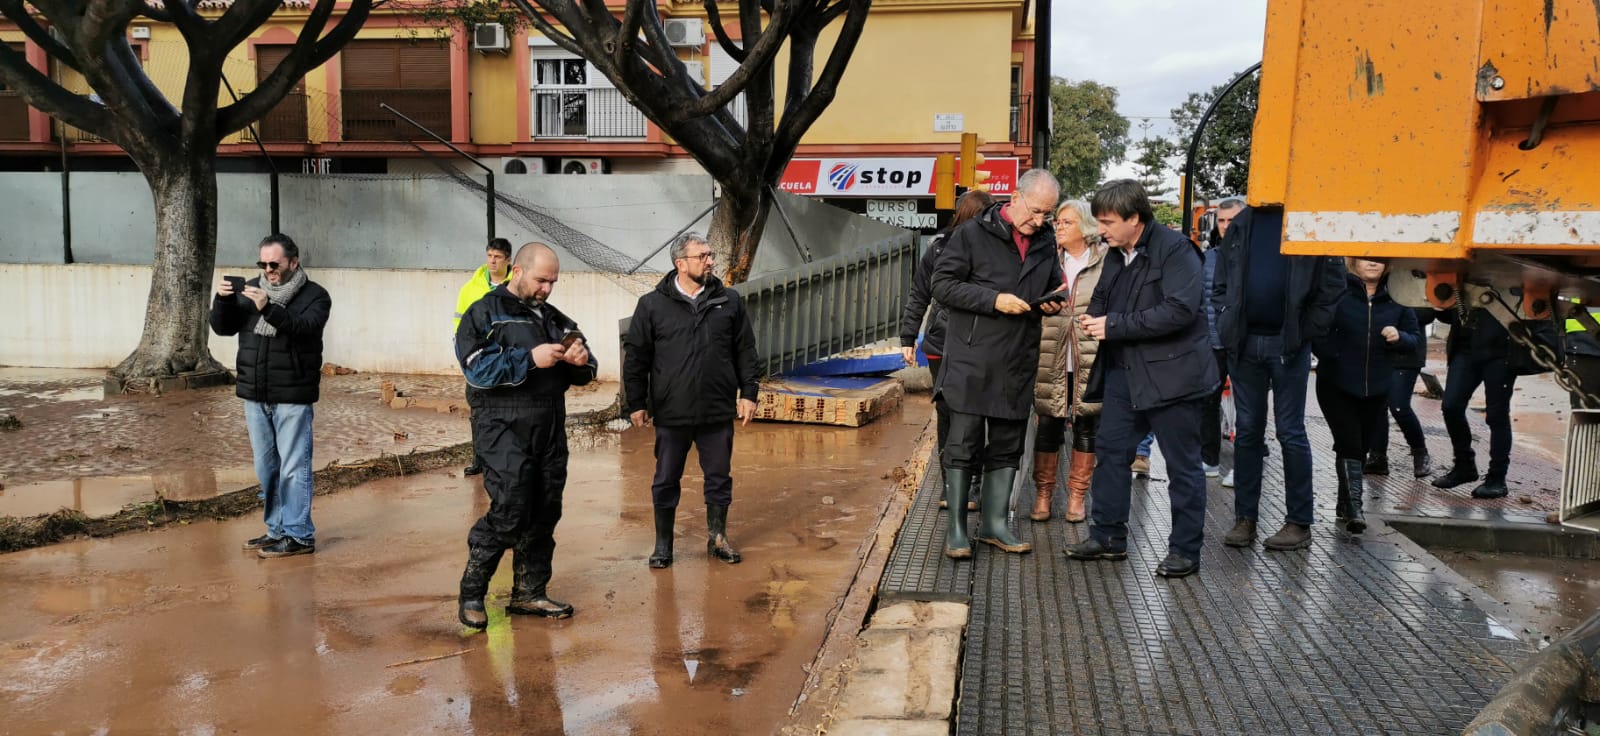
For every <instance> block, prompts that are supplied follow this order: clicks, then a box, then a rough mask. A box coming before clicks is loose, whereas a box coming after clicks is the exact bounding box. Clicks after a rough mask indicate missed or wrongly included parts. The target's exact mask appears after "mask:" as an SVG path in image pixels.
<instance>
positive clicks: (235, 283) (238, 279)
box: [222, 276, 244, 294]
mask: <svg viewBox="0 0 1600 736" xmlns="http://www.w3.org/2000/svg"><path fill="white" fill-rule="evenodd" d="M222 280H223V281H226V282H228V285H229V286H232V287H233V293H235V294H243V293H244V277H243V276H223V277H222Z"/></svg>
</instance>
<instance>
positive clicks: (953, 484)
mask: <svg viewBox="0 0 1600 736" xmlns="http://www.w3.org/2000/svg"><path fill="white" fill-rule="evenodd" d="M972 476H973V473H972V471H970V470H966V469H963V468H945V469H944V498H945V501H946V505H949V506H953V507H954V508H953V509H952V510H951V511H950V516H949V518H948V519H947V520H946V522H947V524H948V528H947V529H946V530H945V534H944V555H945V556H946V557H949V558H951V559H956V560H964V559H967V558H969V557H971V556H972V542H970V541H968V540H967V506H966V504H965V503H964V501H965V500H966V498H967V489H968V488H970V487H972ZM951 501H954V503H953V504H951V503H949V502H951Z"/></svg>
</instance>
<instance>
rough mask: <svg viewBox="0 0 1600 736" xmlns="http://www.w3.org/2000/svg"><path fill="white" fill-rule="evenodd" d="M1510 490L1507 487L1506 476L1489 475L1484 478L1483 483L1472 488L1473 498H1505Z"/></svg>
mask: <svg viewBox="0 0 1600 736" xmlns="http://www.w3.org/2000/svg"><path fill="white" fill-rule="evenodd" d="M1509 492H1510V490H1509V489H1507V488H1506V480H1505V479H1504V478H1496V477H1494V476H1492V475H1491V476H1489V477H1488V478H1485V479H1483V484H1482V485H1480V486H1478V487H1477V488H1474V489H1472V497H1473V498H1505V497H1506V494H1507V493H1509Z"/></svg>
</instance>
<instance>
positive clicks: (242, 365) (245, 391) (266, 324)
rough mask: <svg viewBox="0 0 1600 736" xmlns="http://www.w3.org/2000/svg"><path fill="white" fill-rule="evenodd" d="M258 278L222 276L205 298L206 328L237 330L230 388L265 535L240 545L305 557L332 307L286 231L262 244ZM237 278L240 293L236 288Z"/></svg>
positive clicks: (312, 538)
mask: <svg viewBox="0 0 1600 736" xmlns="http://www.w3.org/2000/svg"><path fill="white" fill-rule="evenodd" d="M260 258H261V260H260V261H258V262H256V267H257V268H260V269H261V276H260V277H258V278H254V279H250V280H249V281H243V282H239V281H234V280H230V278H233V279H237V277H225V278H223V279H222V280H221V281H219V282H218V283H217V296H216V298H215V299H213V300H212V302H211V329H212V331H214V332H216V333H217V334H218V335H238V336H239V354H238V358H237V359H236V361H235V362H234V368H235V370H237V371H238V373H239V376H238V384H237V388H236V391H235V392H236V393H237V394H238V396H239V398H241V399H244V416H245V426H246V427H248V428H249V431H250V447H251V449H252V450H253V451H254V455H255V466H256V478H257V479H258V480H260V481H261V497H262V499H263V501H264V503H265V508H264V512H265V516H266V523H267V533H266V534H263V535H261V536H259V537H256V538H255V539H251V540H250V541H248V542H245V543H244V548H245V549H247V550H256V552H257V554H258V555H260V556H261V557H268V558H271V557H289V556H291V555H304V554H311V553H312V552H315V551H316V549H317V546H316V529H315V527H313V526H312V524H311V495H312V486H311V424H312V418H313V412H312V406H313V405H314V404H316V403H317V394H318V389H319V387H320V385H321V382H322V328H323V327H324V326H326V325H327V324H328V312H329V310H330V309H331V308H332V306H333V301H332V299H330V298H329V296H328V291H327V290H326V289H323V288H322V287H321V286H318V285H317V284H316V283H315V282H313V281H311V280H310V279H309V278H307V277H306V272H305V270H304V269H302V268H300V248H299V247H298V246H296V245H295V242H294V240H293V239H291V238H290V237H289V236H287V235H282V234H276V235H269V236H267V237H266V238H265V239H263V240H262V241H261V248H260ZM239 283H243V289H242V290H237V291H236V290H235V286H236V285H238V284H239Z"/></svg>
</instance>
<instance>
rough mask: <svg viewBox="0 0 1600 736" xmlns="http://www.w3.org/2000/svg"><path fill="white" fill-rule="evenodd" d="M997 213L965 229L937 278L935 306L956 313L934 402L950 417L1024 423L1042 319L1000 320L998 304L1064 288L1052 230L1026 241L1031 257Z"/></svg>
mask: <svg viewBox="0 0 1600 736" xmlns="http://www.w3.org/2000/svg"><path fill="white" fill-rule="evenodd" d="M1006 206H1007V205H1005V204H995V205H991V206H990V207H989V208H988V209H986V210H984V211H983V213H982V214H980V215H978V216H977V217H974V218H972V219H971V220H968V221H966V222H964V223H962V224H961V226H960V227H958V228H956V229H955V231H954V232H952V233H950V237H949V238H948V239H947V242H946V243H945V247H944V252H943V253H942V254H941V255H940V256H939V260H938V264H937V265H936V266H935V267H934V271H933V298H934V299H936V300H938V301H939V303H940V304H944V305H945V306H946V307H947V308H948V309H949V310H950V318H949V326H948V328H947V334H946V335H945V344H944V367H943V368H941V369H940V370H939V382H938V384H937V385H935V386H934V387H933V389H934V394H935V395H936V396H941V397H943V399H944V400H945V401H946V402H948V404H949V406H950V409H951V410H952V411H958V412H962V413H964V414H977V415H980V416H985V417H994V418H997V419H1011V420H1026V419H1027V418H1028V412H1029V410H1030V409H1032V407H1033V384H1034V380H1035V379H1036V378H1037V377H1038V376H1037V373H1038V370H1039V338H1040V333H1041V327H1040V323H1039V320H1040V313H1039V312H1038V311H1032V312H1029V313H1027V314H1020V315H1012V314H1002V313H1000V312H998V311H996V310H995V308H994V301H995V297H998V296H999V295H1001V294H1012V295H1014V296H1016V297H1018V298H1020V299H1022V300H1023V301H1028V302H1031V301H1033V300H1035V299H1038V298H1039V297H1042V296H1044V295H1045V294H1048V293H1050V292H1051V291H1053V290H1055V289H1056V288H1058V287H1060V286H1061V281H1062V278H1061V260H1060V259H1058V258H1056V243H1055V234H1054V231H1052V230H1051V229H1050V228H1049V227H1048V226H1045V227H1041V228H1039V229H1038V230H1037V231H1036V232H1034V234H1033V236H1032V237H1030V238H1029V239H1028V250H1027V254H1026V256H1024V255H1023V254H1021V253H1019V251H1018V249H1017V244H1016V241H1014V240H1013V239H1012V231H1013V228H1012V226H1011V223H1009V222H1006V221H1005V220H1004V219H1003V218H1002V217H1001V215H1000V212H1001V209H1002V208H1003V207H1006Z"/></svg>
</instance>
